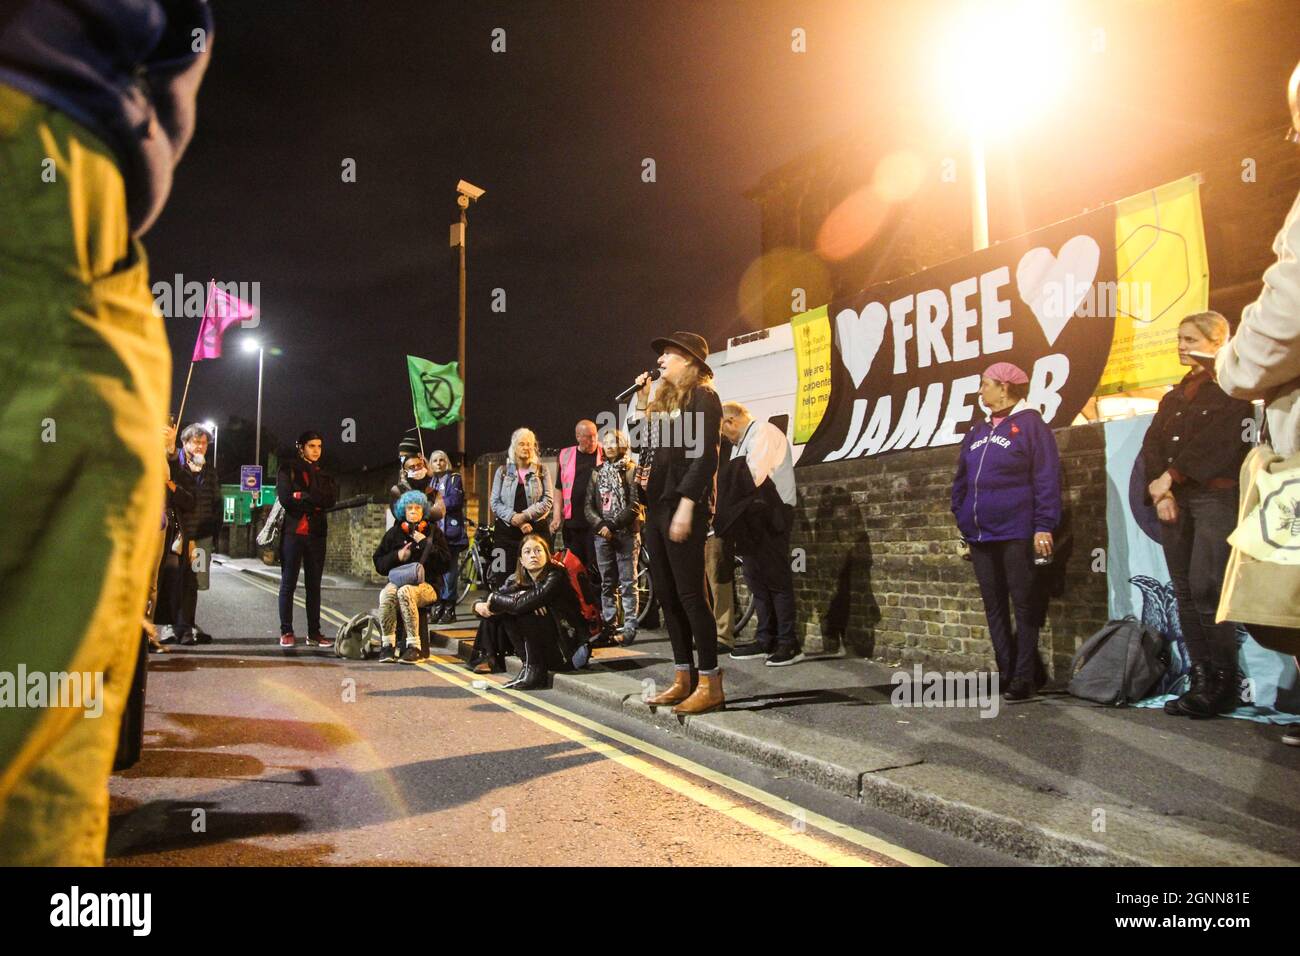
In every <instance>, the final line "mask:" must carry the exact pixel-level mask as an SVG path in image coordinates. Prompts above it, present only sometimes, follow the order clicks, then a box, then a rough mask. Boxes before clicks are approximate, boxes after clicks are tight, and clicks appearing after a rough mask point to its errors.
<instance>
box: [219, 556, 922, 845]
mask: <svg viewBox="0 0 1300 956" xmlns="http://www.w3.org/2000/svg"><path fill="white" fill-rule="evenodd" d="M238 577H239V580H241V581H243V582H245V583H246V584H251V585H252V586H253V587H256V588H260V589H262V590H263V591H267V592H269V593H271V594H278V593H279V592H278V591H277V590H276V589H275V588H272V587H271V586H270V585H269V584H265V583H263V582H262V581H258V580H256V579H252V580H250V578H251V577H252V576H251V575H244V574H242V573H241V574H239V575H238ZM294 603H296V604H297V605H298V606H299V607H305V606H306V605H305V603H304V601H303V600H302V598H300V597H298V596H297V595H295V596H294ZM321 615H322V617H327V618H329V619H330V621H331V622H333V623H336V624H344V623H346V622H347V621H348V617H347V616H346V615H344V614H342V613H340V612H339V611H336V610H334V609H333V608H327V607H326V606H325V605H323V604H322V605H321ZM418 666H419V667H420V668H421V669H423V670H425V671H427V672H428V673H430V674H432V675H434V676H436V677H438V678H440V679H441V680H444V681H446V682H447V683H448V684H451V685H453V686H455V687H459V688H460V689H462V690H465V691H468V692H469V693H471V694H477V695H478V696H479V697H482V698H484V699H486V700H489V701H491V702H492V703H493V704H496V705H497V706H498V707H501V708H503V709H505V710H507V711H509V712H510V713H512V714H515V715H516V716H519V717H522V718H524V719H525V720H528V721H531V722H532V723H534V724H536V725H537V726H539V727H542V728H543V729H545V730H548V731H550V732H551V733H554V734H557V735H559V736H561V737H563V738H565V739H566V740H570V741H573V742H574V743H576V744H579V745H580V746H582V747H585V748H586V749H588V750H590V751H592V752H593V753H596V754H599V755H600V756H602V757H604V758H606V759H608V760H612V761H614V762H615V763H617V764H619V765H620V766H622V767H626V768H627V769H629V770H632V771H634V772H636V773H638V774H640V775H641V776H643V777H645V778H647V779H649V780H652V781H654V782H655V783H658V784H660V785H661V786H664V787H667V788H668V789H669V790H672V791H673V792H675V793H679V794H681V795H682V796H684V797H688V798H689V799H691V800H693V801H694V802H696V803H698V804H700V805H701V806H704V807H707V808H708V809H710V810H714V811H716V812H718V813H720V814H722V815H723V816H726V817H727V818H729V819H731V820H734V821H735V822H737V823H740V824H742V825H744V826H746V827H748V828H750V829H751V830H754V831H756V832H758V833H761V834H763V835H764V836H767V837H770V838H772V839H774V840H776V841H777V842H779V843H782V844H784V845H785V846H788V847H791V848H792V849H795V850H798V851H799V852H800V853H803V854H805V855H807V856H809V857H811V858H812V859H814V860H817V861H818V862H819V863H824V864H826V865H828V866H880V865H882V864H883V863H884V862H885V861H892V862H894V863H900V864H903V865H905V866H942V865H943V864H941V863H939V862H937V861H936V860H932V859H930V858H929V857H926V856H922V855H921V854H919V853H913V852H912V851H911V850H908V849H905V848H903V847H900V846H895V845H894V844H892V843H889V842H887V841H885V840H882V839H880V838H879V837H875V836H872V835H871V834H869V833H864V832H863V831H861V830H858V829H855V828H854V827H851V826H848V825H847V824H843V823H840V822H839V821H837V820H832V819H831V818H830V817H825V816H822V815H821V814H819V813H814V812H812V811H811V810H808V809H806V808H804V807H801V806H799V805H798V804H795V803H792V802H790V801H789V800H784V799H782V798H781V797H777V796H774V795H773V794H770V793H768V792H767V791H765V790H761V789H759V788H758V787H754V786H751V785H749V784H747V783H745V782H743V781H741V780H737V779H735V778H734V777H730V776H728V775H727V774H724V773H721V772H719V771H717V770H714V769H712V768H711V767H706V766H704V765H703V764H699V763H696V762H695V761H693V760H689V759H687V758H685V757H682V756H679V755H678V754H675V753H672V752H671V751H668V750H664V749H663V748H662V747H656V746H655V745H654V744H651V743H647V742H646V741H644V740H640V739H638V738H636V737H632V736H630V735H628V734H625V733H623V732H622V731H619V730H616V729H614V728H613V727H609V726H606V725H605V724H602V723H600V722H599V721H596V720H591V719H590V718H588V717H584V716H583V715H581V714H576V713H574V712H573V711H570V710H567V709H565V708H563V707H559V706H557V705H556V704H553V703H551V702H550V701H547V700H543V699H541V698H539V697H537V696H535V695H532V694H526V693H523V692H520V691H515V690H507V689H505V688H504V687H501V686H500V685H499V684H497V683H496V682H494V681H482V683H483V684H485V685H486V686H485V687H475V686H474V683H475V682H474V681H473V680H472V679H466V678H465V677H463V676H462V675H463V674H464V673H465V672H464V669H463V668H462V667H460V666H457V665H454V664H452V663H451V658H448V657H445V656H444V657H439V656H433V657H430V658H429V659H428V660H427V661H421V662H420V663H419V665H418ZM556 718H560V719H556ZM561 721H563V722H561ZM579 728H581V729H579ZM584 731H590V733H587V732H584ZM602 738H603V739H602ZM611 741H612V742H613V743H611ZM614 743H617V744H618V745H619V746H614ZM620 748H628V749H630V750H632V751H636V752H639V753H640V754H643V755H644V756H638V755H637V753H628V752H626V750H624V749H620ZM646 758H653V760H654V761H658V763H654V762H652V761H651V760H650V759H646ZM659 764H667V765H668V766H670V767H672V768H674V770H676V771H679V772H678V773H674V772H672V771H670V770H666V769H664V767H661V766H659ZM683 774H688V775H689V776H690V777H694V778H697V779H699V780H702V781H705V782H707V783H709V784H711V785H713V786H714V787H716V788H720V789H722V790H726V791H729V792H730V794H732V795H734V796H726V795H723V794H720V793H717V792H716V791H715V790H711V789H708V788H707V787H703V786H701V785H699V784H698V783H695V782H694V781H693V780H690V779H687V777H685V776H683ZM736 798H740V799H736ZM750 804H757V805H759V806H761V807H765V808H766V809H767V810H769V811H771V812H772V813H773V814H775V815H776V816H775V817H773V816H771V815H768V814H765V813H759V812H757V811H756V810H754V809H752V807H751V806H750ZM810 830H816V831H819V832H821V833H823V834H825V835H827V836H830V837H833V838H834V839H836V840H839V841H842V842H844V843H848V844H851V845H852V846H855V847H858V848H860V849H861V850H864V851H866V855H859V854H855V853H852V852H847V851H846V850H845V849H844V848H842V847H840V846H839V845H837V844H834V843H831V842H830V841H828V840H825V839H822V838H820V837H818V836H816V835H814V834H813V833H811V832H809V831H810ZM882 857H883V858H884V859H883V860H882V859H881V858H882Z"/></svg>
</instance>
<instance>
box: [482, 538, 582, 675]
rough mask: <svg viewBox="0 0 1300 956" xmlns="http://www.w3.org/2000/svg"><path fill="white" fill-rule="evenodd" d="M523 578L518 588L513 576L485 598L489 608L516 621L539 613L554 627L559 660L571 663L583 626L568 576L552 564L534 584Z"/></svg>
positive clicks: (580, 642)
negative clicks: (519, 617) (512, 617)
mask: <svg viewBox="0 0 1300 956" xmlns="http://www.w3.org/2000/svg"><path fill="white" fill-rule="evenodd" d="M524 577H525V583H524V584H520V583H519V582H518V581H516V580H515V576H514V575H513V574H512V575H511V576H510V577H509V578H508V579H507V580H506V583H505V585H504V586H502V587H501V588H500V589H499V590H496V591H493V592H492V594H491V595H490V596H489V597H488V601H487V604H488V608H489V609H490V610H491V611H492V613H493V614H504V615H509V616H516V617H517V616H520V615H523V614H533V613H536V612H538V611H541V612H542V613H543V615H544V616H545V617H547V618H549V619H550V620H551V621H552V622H553V623H554V625H555V636H556V640H557V642H558V644H559V648H560V656H561V658H562V659H563V660H566V661H568V660H572V659H573V654H574V652H575V651H576V650H577V649H578V647H579V645H581V644H582V643H583V642H584V641H585V640H586V622H585V621H584V620H583V617H582V611H581V610H580V609H579V607H578V598H577V595H575V594H574V593H573V588H571V587H570V586H569V575H568V573H567V572H566V571H565V570H564V568H562V567H561V566H560V565H558V564H556V563H554V562H552V563H550V564H547V566H546V567H545V568H543V569H542V574H541V576H540V577H539V578H538V579H537V580H536V581H534V580H532V578H531V577H529V576H528V575H527V574H525V576H524Z"/></svg>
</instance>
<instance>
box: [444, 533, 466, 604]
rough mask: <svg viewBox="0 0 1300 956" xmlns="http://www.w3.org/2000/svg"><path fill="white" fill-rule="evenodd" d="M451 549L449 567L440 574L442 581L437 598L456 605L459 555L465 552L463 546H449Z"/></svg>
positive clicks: (458, 588)
mask: <svg viewBox="0 0 1300 956" xmlns="http://www.w3.org/2000/svg"><path fill="white" fill-rule="evenodd" d="M449 550H450V551H451V569H450V570H449V571H447V572H445V573H444V574H443V575H442V581H441V582H440V585H441V586H440V587H439V589H438V600H439V602H440V603H442V604H450V605H451V606H452V607H455V606H456V599H457V598H458V597H459V596H460V595H459V594H458V593H457V592H458V591H459V590H460V556H461V555H462V554H464V553H465V549H464V548H463V547H460V548H450V549H449Z"/></svg>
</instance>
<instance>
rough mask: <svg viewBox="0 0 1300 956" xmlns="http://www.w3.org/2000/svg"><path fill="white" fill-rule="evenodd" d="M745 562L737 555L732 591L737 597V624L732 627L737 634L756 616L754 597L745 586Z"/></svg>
mask: <svg viewBox="0 0 1300 956" xmlns="http://www.w3.org/2000/svg"><path fill="white" fill-rule="evenodd" d="M743 563H744V562H743V561H742V560H741V557H740V555H736V566H735V571H734V573H733V577H732V582H731V590H732V593H734V594H735V596H736V604H735V607H736V623H735V624H733V625H732V627H733V629H734V630H735V632H736V633H737V634H739V633H740V632H741V631H743V630H744V629H745V625H746V624H748V623H749V620H750V618H752V617H753V616H754V595H753V592H751V591H750V590H749V587H748V585H746V584H745V575H744V572H743V571H742V570H741V565H742V564H743Z"/></svg>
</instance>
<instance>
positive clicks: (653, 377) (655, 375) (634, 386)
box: [614, 368, 663, 403]
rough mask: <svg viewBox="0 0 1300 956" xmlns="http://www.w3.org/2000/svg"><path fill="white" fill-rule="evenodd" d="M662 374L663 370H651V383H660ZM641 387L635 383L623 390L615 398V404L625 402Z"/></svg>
mask: <svg viewBox="0 0 1300 956" xmlns="http://www.w3.org/2000/svg"><path fill="white" fill-rule="evenodd" d="M662 374H663V371H662V370H661V369H657V368H656V369H651V370H650V381H652V382H656V381H658V380H659V376H660V375H662ZM640 387H641V386H640V385H637V384H636V383H635V382H634V383H632V384H631V385H629V386H628V387H627V388H625V389H623V391H621V392H619V393H618V394H617V395H615V396H614V402H615V403H618V402H621V401H623V399H625V398H627V397H628V396H629V395H631V394H632V393H633V392H635V391H636V390H637V389H639V388H640Z"/></svg>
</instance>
